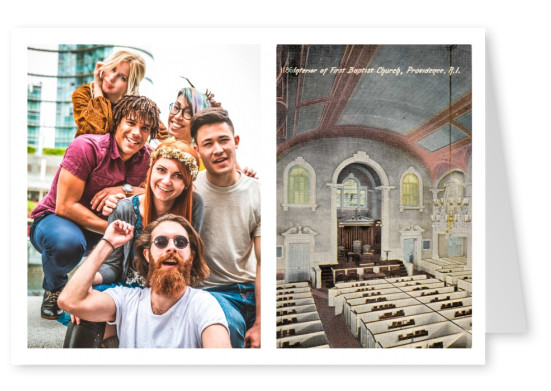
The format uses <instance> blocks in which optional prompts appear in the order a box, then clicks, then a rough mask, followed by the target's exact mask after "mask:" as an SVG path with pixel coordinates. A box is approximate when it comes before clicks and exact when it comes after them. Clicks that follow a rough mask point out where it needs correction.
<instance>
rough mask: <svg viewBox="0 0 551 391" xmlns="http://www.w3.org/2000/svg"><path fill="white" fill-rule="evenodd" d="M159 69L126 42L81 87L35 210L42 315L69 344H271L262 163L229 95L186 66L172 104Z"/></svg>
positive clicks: (33, 227)
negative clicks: (161, 93)
mask: <svg viewBox="0 0 551 391" xmlns="http://www.w3.org/2000/svg"><path fill="white" fill-rule="evenodd" d="M190 61H191V60H190ZM156 67H157V69H159V68H161V67H162V64H158V63H157V64H156ZM147 76H148V69H147V67H146V62H145V60H144V59H143V58H142V56H141V55H140V54H139V53H138V52H136V51H132V50H118V51H116V52H114V53H113V54H112V55H111V56H110V57H109V58H105V59H102V60H100V61H97V62H96V64H95V68H94V70H93V81H91V82H87V83H86V84H84V85H81V86H78V88H76V89H75V90H74V92H72V105H73V106H72V110H73V116H74V122H75V124H76V126H77V131H76V134H75V135H74V140H72V141H71V142H70V144H69V146H68V147H67V149H66V151H65V153H64V156H63V159H62V161H61V164H60V166H59V168H58V170H57V172H56V174H55V176H54V178H53V182H52V184H51V188H50V190H49V191H48V193H47V194H46V195H45V197H43V198H42V199H41V200H40V201H39V202H38V204H37V205H36V207H35V208H34V209H33V210H32V212H31V216H30V217H31V219H32V225H31V227H30V230H29V239H30V242H31V243H32V246H33V247H34V249H36V251H38V252H39V253H40V254H41V257H42V269H43V273H44V280H43V284H42V287H43V290H44V295H43V298H42V303H41V307H40V316H41V318H42V319H47V320H49V321H52V322H56V321H57V322H60V323H62V324H64V325H65V326H66V335H65V339H64V342H63V347H64V348H200V347H203V348H232V347H233V348H260V341H261V339H260V336H261V327H260V323H261V322H260V321H261V317H260V313H261V311H260V308H261V300H260V276H261V273H260V271H261V266H260V265H261V263H260V258H261V255H260V254H261V246H260V238H261V233H260V232H261V208H260V206H261V196H260V194H261V193H260V180H259V175H258V174H257V172H256V171H255V167H254V163H253V162H245V161H242V160H241V159H240V158H238V154H237V152H236V151H237V149H238V147H239V144H240V135H239V129H236V128H235V126H234V122H235V119H234V118H233V117H232V112H231V111H229V110H227V109H226V106H225V104H224V101H218V100H217V97H215V96H214V94H213V93H212V92H210V91H209V90H207V89H206V88H205V87H203V86H201V88H199V87H198V88H195V86H194V84H193V83H194V80H193V75H186V77H181V78H179V80H180V83H181V86H172V87H171V88H172V89H173V90H176V91H177V93H176V94H173V95H172V96H171V97H170V100H171V103H170V105H169V107H160V106H161V105H159V104H158V103H157V102H155V101H154V99H152V98H151V97H148V96H147V95H146V94H143V93H142V92H141V91H140V89H139V86H140V83H141V82H142V81H143V80H144V78H147ZM188 77H189V78H188ZM206 87H208V86H206ZM217 93H218V91H217ZM230 93H231V92H229V91H228V92H226V94H230ZM243 104H246V102H243ZM161 113H165V114H161ZM248 167H252V168H248ZM70 273H73V274H72V275H71V277H68V275H69V274H70Z"/></svg>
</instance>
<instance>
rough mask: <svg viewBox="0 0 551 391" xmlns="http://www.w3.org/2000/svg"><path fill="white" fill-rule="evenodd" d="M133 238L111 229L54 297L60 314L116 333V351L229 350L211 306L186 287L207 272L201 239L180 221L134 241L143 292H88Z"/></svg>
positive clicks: (125, 229)
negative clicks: (111, 256) (115, 254)
mask: <svg viewBox="0 0 551 391" xmlns="http://www.w3.org/2000/svg"><path fill="white" fill-rule="evenodd" d="M132 231H133V227H132V226H131V225H130V224H128V223H125V222H122V221H120V220H117V221H114V222H113V223H112V224H110V225H109V226H108V228H107V230H106V231H105V235H104V236H103V237H102V239H101V240H100V241H99V243H98V245H97V246H96V248H95V249H94V250H93V251H92V253H91V254H90V255H89V256H88V257H87V258H86V260H85V261H84V263H83V264H82V265H81V266H80V267H79V269H78V270H77V271H76V272H75V274H74V275H73V277H72V278H71V279H70V280H69V282H68V283H67V285H66V287H65V289H64V290H63V292H62V293H61V295H60V296H59V306H60V307H61V308H62V309H63V310H65V311H67V312H69V313H71V314H73V315H75V316H77V317H78V318H81V319H86V320H88V321H92V322H110V323H111V324H114V325H116V327H117V334H118V337H119V347H120V348H196V347H205V348H209V347H210V348H214V347H228V348H229V347H231V345H230V339H229V333H228V329H227V327H228V326H227V322H226V319H225V316H224V312H223V311H222V309H221V307H220V305H219V304H218V302H217V301H216V299H214V297H212V296H211V295H210V294H208V293H207V292H203V291H201V290H197V289H193V288H191V286H190V285H194V284H197V283H199V282H201V281H203V280H204V279H205V278H206V277H207V276H208V274H209V269H208V267H207V266H206V263H205V260H204V255H203V243H202V241H201V239H200V237H199V235H198V234H197V233H196V232H195V230H194V229H193V228H192V227H191V225H190V224H189V222H188V221H187V220H186V219H184V218H183V217H181V216H176V215H172V214H168V215H164V216H162V217H160V218H158V219H157V220H155V221H153V222H152V223H151V224H149V225H148V226H147V227H146V228H145V229H144V231H143V233H142V234H141V235H140V236H139V237H138V239H136V241H135V243H134V253H135V255H136V257H135V259H134V263H135V264H134V267H135V269H136V270H137V271H138V272H139V273H141V274H142V275H147V286H146V287H145V288H144V289H140V288H129V287H125V286H117V287H115V288H109V289H107V290H105V291H104V292H99V291H96V290H94V289H90V288H91V286H92V281H93V279H94V275H95V273H96V272H97V271H98V269H99V267H100V266H101V264H102V263H103V261H104V260H105V259H107V257H108V255H109V254H110V253H111V252H112V251H113V250H114V249H115V248H117V247H119V246H122V245H124V244H125V243H126V242H128V241H129V240H130V239H131V238H132Z"/></svg>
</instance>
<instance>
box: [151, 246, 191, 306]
mask: <svg viewBox="0 0 551 391" xmlns="http://www.w3.org/2000/svg"><path fill="white" fill-rule="evenodd" d="M165 262H171V263H176V266H175V267H171V268H166V267H163V263H165ZM191 264H192V259H191V257H190V258H188V259H187V260H185V261H184V260H183V259H182V257H180V256H179V255H178V254H175V253H169V254H166V255H164V256H162V257H160V258H159V259H158V260H157V261H156V262H155V261H154V260H153V259H152V258H151V255H150V256H149V272H148V273H147V281H148V283H149V286H150V287H151V290H152V291H153V292H156V293H158V294H160V295H162V296H166V297H175V296H177V295H178V294H179V293H181V292H182V291H184V290H185V288H186V286H188V285H189V284H190V275H191Z"/></svg>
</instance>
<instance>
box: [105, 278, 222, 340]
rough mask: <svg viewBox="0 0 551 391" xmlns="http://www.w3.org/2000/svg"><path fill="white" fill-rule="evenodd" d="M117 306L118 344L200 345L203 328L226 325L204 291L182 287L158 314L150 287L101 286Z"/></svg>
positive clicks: (212, 298) (220, 312)
mask: <svg viewBox="0 0 551 391" xmlns="http://www.w3.org/2000/svg"><path fill="white" fill-rule="evenodd" d="M105 292H106V293H108V294H109V295H110V296H111V297H112V298H113V300H114V301H115V306H116V307H117V315H116V319H115V321H114V322H113V323H111V324H114V325H116V327H117V335H118V337H119V347H120V348H200V347H202V346H203V345H202V343H201V335H202V333H203V330H205V328H207V327H208V326H211V325H214V324H221V325H223V326H224V327H226V329H227V328H228V323H227V322H226V317H225V316H224V311H222V307H220V304H218V301H216V299H215V298H214V297H213V296H212V295H211V294H210V293H208V292H205V291H201V290H197V289H193V288H191V287H187V288H186V292H185V293H184V295H183V296H182V298H181V299H180V300H179V301H178V302H177V303H176V304H174V305H173V306H172V307H171V308H170V309H169V310H168V311H167V312H165V313H164V314H162V315H155V314H154V313H153V311H152V309H151V288H144V289H142V288H128V287H124V286H117V287H114V288H109V289H106V290H105Z"/></svg>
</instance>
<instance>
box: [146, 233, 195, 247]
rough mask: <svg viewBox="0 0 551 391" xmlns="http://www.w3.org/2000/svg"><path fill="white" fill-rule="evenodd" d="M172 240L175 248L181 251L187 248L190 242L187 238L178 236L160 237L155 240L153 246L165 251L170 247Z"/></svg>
mask: <svg viewBox="0 0 551 391" xmlns="http://www.w3.org/2000/svg"><path fill="white" fill-rule="evenodd" d="M170 239H172V240H173V241H174V247H176V248H179V249H180V250H182V249H184V248H186V247H187V246H188V244H189V240H188V239H187V238H186V237H185V236H176V237H175V238H167V237H166V236H163V235H160V236H157V237H156V238H155V239H154V240H153V244H155V247H157V248H158V249H161V250H162V249H163V248H165V247H166V246H168V241H169V240H170Z"/></svg>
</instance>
